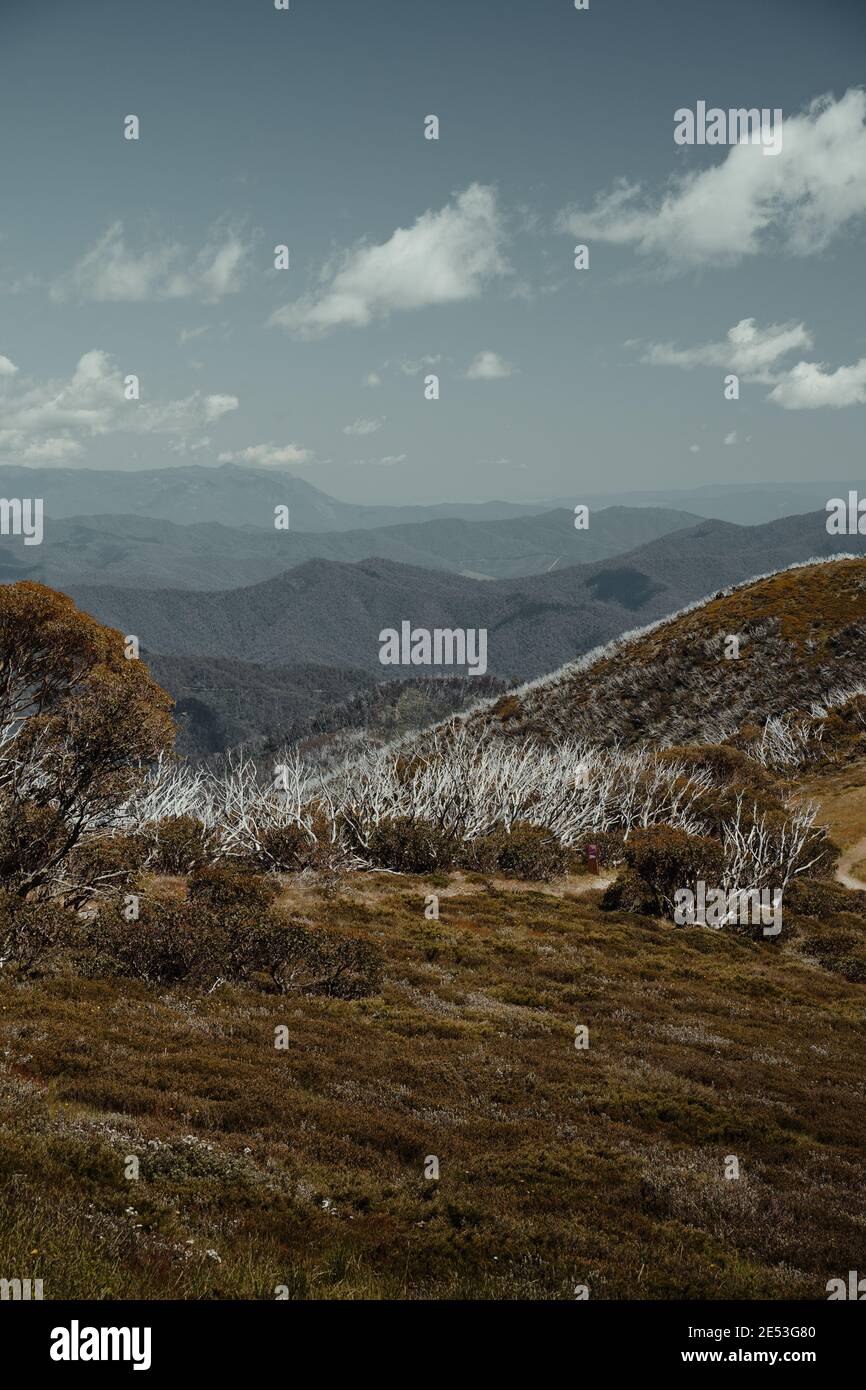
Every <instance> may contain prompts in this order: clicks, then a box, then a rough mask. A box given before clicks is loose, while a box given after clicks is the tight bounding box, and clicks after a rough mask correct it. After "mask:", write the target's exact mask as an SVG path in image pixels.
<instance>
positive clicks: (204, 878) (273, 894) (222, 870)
mask: <svg viewBox="0 0 866 1390" xmlns="http://www.w3.org/2000/svg"><path fill="white" fill-rule="evenodd" d="M279 891H280V887H279V883H276V882H274V880H273V879H268V878H264V877H263V876H262V875H261V874H253V873H247V872H245V871H244V870H243V869H240V868H238V867H236V866H235V865H228V864H209V865H206V866H205V867H204V868H203V869H196V871H195V873H193V874H191V875H190V878H189V882H188V884H187V896H188V898H189V901H190V902H191V903H197V904H201V905H203V906H204V907H208V908H212V909H213V910H214V911H217V912H229V913H237V912H245V913H250V914H253V915H255V914H257V913H263V912H267V910H268V908H269V907H270V906H271V905H272V903H273V902H274V900H275V899H276V898H277V897H278V895H279Z"/></svg>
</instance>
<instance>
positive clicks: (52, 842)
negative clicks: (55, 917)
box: [0, 581, 174, 897]
mask: <svg viewBox="0 0 866 1390" xmlns="http://www.w3.org/2000/svg"><path fill="white" fill-rule="evenodd" d="M171 706H172V701H171V698H170V696H168V695H167V694H166V693H165V691H163V690H162V689H161V688H160V687H159V686H158V685H157V684H156V682H155V681H154V680H153V679H152V678H151V676H150V675H149V674H148V672H147V670H146V668H145V667H144V665H143V664H142V663H141V662H140V661H138V660H129V659H127V657H126V654H125V643H124V638H123V635H122V634H121V633H120V632H117V631H115V630H114V629H112V628H107V627H104V626H103V625H102V624H101V623H98V622H97V621H96V619H95V618H92V617H90V616H89V615H88V614H87V613H82V612H81V611H79V609H78V608H76V606H75V604H74V603H73V602H72V600H71V599H69V598H67V597H66V596H65V595H64V594H59V593H56V592H54V590H52V589H47V588H45V587H44V586H43V585H41V584H34V583H31V582H29V581H23V582H21V583H19V584H11V585H4V586H2V587H0V884H2V886H3V887H5V888H6V889H7V890H10V891H12V892H14V893H16V894H18V895H19V896H21V897H23V896H25V895H27V894H32V893H34V892H37V891H38V892H39V893H40V895H44V894H47V893H49V892H52V891H57V890H59V889H62V885H63V869H64V865H65V863H66V861H67V859H68V856H69V855H70V853H71V851H72V850H73V849H74V848H75V846H76V845H77V844H78V843H79V841H80V840H81V839H82V836H87V835H88V834H90V833H92V832H94V831H98V830H99V829H100V827H102V826H105V825H106V824H107V823H108V822H109V821H110V820H111V818H112V814H113V813H114V812H115V810H116V809H117V807H118V806H119V805H121V804H122V803H123V801H124V800H125V799H126V798H127V797H128V796H129V794H130V793H131V792H132V790H133V789H134V787H135V786H136V784H137V783H138V781H139V779H140V778H141V777H142V776H143V772H144V765H145V764H146V763H147V762H149V761H150V760H152V759H154V758H156V757H157V756H158V755H159V754H160V753H162V752H165V751H166V750H168V749H169V748H170V747H171V745H172V742H173V736H174V726H173V723H172V719H171Z"/></svg>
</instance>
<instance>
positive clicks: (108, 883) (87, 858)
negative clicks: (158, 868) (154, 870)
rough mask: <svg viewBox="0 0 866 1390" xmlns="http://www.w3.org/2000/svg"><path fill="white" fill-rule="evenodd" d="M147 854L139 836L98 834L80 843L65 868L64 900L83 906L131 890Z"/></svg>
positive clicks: (145, 846) (143, 842)
mask: <svg viewBox="0 0 866 1390" xmlns="http://www.w3.org/2000/svg"><path fill="white" fill-rule="evenodd" d="M147 853H148V846H147V843H146V841H145V840H144V839H143V838H142V837H141V836H139V835H99V836H93V837H92V838H90V839H87V840H81V841H79V843H78V844H77V845H76V847H75V849H74V850H73V851H72V853H71V854H70V855H69V857H68V859H67V860H66V863H65V865H64V883H65V891H64V894H63V897H64V901H65V902H66V903H67V905H72V906H75V907H80V906H82V905H83V904H84V903H85V902H87V901H88V900H89V899H90V898H93V897H96V896H97V895H100V894H104V893H122V892H126V891H128V890H129V889H130V888H131V887H132V885H133V883H134V882H135V878H136V875H137V874H138V873H140V871H141V869H142V867H143V865H144V862H145V859H146V857H147Z"/></svg>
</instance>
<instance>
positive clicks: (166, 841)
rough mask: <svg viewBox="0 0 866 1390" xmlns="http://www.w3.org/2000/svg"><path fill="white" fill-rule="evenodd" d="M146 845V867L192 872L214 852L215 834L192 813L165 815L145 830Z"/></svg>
mask: <svg viewBox="0 0 866 1390" xmlns="http://www.w3.org/2000/svg"><path fill="white" fill-rule="evenodd" d="M145 836H146V839H147V843H148V846H149V854H148V866H149V867H150V868H152V869H154V870H155V872H156V873H159V874H191V873H193V871H194V870H195V869H199V868H201V867H202V866H203V865H204V864H207V863H209V862H210V861H211V860H212V859H213V857H214V853H215V849H216V842H215V837H214V835H213V834H212V833H211V831H209V830H208V828H207V826H206V825H205V824H204V823H203V821H200V820H197V819H196V817H195V816H166V817H165V819H164V820H160V821H154V822H153V823H152V824H151V825H149V826H148V827H147V829H146V831H145Z"/></svg>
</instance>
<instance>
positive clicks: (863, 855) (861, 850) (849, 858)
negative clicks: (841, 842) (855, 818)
mask: <svg viewBox="0 0 866 1390" xmlns="http://www.w3.org/2000/svg"><path fill="white" fill-rule="evenodd" d="M863 860H866V835H864V837H863V839H862V840H858V841H857V843H856V844H854V845H851V846H850V848H849V849H846V850H843V852H842V854H840V856H839V863H838V864H837V865H836V878H837V879H838V880H839V882H840V883H843V884H844V885H845V887H846V888H862V889H863V890H864V891H866V883H864V882H863V880H862V878H857V877H856V876H855V875H854V874H852V873H849V870H850V869H852V868H853V867H854V865H855V864H859V863H861V862H862V861H863Z"/></svg>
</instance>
